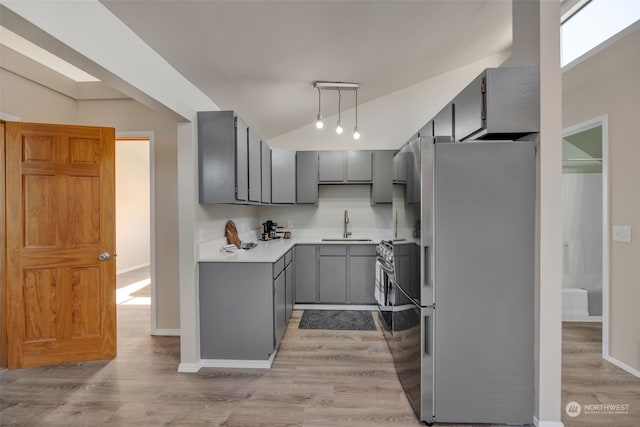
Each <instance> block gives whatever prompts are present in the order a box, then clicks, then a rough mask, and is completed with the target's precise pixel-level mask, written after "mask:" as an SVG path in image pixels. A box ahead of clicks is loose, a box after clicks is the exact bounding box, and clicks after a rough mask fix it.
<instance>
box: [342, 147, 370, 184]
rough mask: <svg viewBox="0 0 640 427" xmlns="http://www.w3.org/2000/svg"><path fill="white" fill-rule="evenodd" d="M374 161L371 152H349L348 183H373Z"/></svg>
mask: <svg viewBox="0 0 640 427" xmlns="http://www.w3.org/2000/svg"><path fill="white" fill-rule="evenodd" d="M372 159H373V153H372V152H371V151H362V150H359V151H347V182H371V180H372V179H373V171H372V166H373V160H372Z"/></svg>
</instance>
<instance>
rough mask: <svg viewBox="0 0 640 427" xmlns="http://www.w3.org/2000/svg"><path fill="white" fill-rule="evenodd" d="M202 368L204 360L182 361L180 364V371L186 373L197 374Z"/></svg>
mask: <svg viewBox="0 0 640 427" xmlns="http://www.w3.org/2000/svg"><path fill="white" fill-rule="evenodd" d="M200 368H202V361H200V360H199V361H197V362H196V363H181V364H179V365H178V372H181V373H186V374H195V373H197V372H198V371H199V370H200Z"/></svg>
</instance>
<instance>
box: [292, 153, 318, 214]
mask: <svg viewBox="0 0 640 427" xmlns="http://www.w3.org/2000/svg"><path fill="white" fill-rule="evenodd" d="M296 186H297V189H296V201H297V203H298V204H302V203H310V204H314V205H317V204H318V152H317V151H298V152H297V153H296Z"/></svg>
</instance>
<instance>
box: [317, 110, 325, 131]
mask: <svg viewBox="0 0 640 427" xmlns="http://www.w3.org/2000/svg"><path fill="white" fill-rule="evenodd" d="M323 127H324V123H323V122H322V114H318V120H316V128H318V129H322V128H323Z"/></svg>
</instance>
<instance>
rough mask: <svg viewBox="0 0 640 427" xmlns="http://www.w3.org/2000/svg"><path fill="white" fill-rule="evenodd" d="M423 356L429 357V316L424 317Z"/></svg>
mask: <svg viewBox="0 0 640 427" xmlns="http://www.w3.org/2000/svg"><path fill="white" fill-rule="evenodd" d="M423 331H424V356H427V357H429V356H431V341H430V338H431V316H429V315H426V316H424V325H423Z"/></svg>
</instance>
